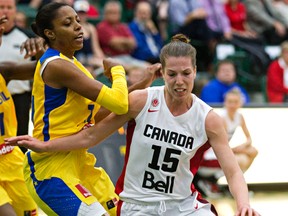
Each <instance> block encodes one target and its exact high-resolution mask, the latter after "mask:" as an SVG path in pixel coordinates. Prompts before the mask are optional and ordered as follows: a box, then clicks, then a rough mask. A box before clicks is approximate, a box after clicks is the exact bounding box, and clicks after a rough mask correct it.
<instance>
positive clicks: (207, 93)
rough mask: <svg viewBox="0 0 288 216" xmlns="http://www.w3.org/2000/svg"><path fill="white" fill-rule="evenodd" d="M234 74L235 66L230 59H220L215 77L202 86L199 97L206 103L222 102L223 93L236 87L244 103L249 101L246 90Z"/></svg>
mask: <svg viewBox="0 0 288 216" xmlns="http://www.w3.org/2000/svg"><path fill="white" fill-rule="evenodd" d="M236 76H237V73H236V68H235V65H234V63H233V62H232V61H230V60H222V61H220V62H219V63H218V65H217V69H216V73H215V78H214V79H212V80H210V81H209V82H208V83H207V84H206V85H205V86H204V87H203V89H202V91H201V94H200V98H201V99H202V100H203V101H204V102H206V103H208V104H213V103H223V102H224V97H225V94H226V93H227V92H228V91H229V90H231V89H233V88H238V89H239V90H240V91H241V93H242V96H243V102H244V104H245V103H248V102H250V98H249V95H248V93H247V92H246V90H245V89H244V88H243V87H242V86H240V85H239V84H238V83H237V82H236Z"/></svg>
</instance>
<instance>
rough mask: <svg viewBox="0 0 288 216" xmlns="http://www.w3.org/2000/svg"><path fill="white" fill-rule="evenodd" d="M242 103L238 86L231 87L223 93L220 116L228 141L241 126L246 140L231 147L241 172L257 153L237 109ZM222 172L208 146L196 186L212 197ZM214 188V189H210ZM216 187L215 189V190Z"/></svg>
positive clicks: (218, 190) (218, 189)
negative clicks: (223, 98) (222, 105)
mask: <svg viewBox="0 0 288 216" xmlns="http://www.w3.org/2000/svg"><path fill="white" fill-rule="evenodd" d="M242 105H243V97H242V93H241V91H239V88H233V89H231V90H230V91H228V92H227V93H226V94H225V101H224V108H223V110H221V113H220V116H221V117H222V119H223V122H224V125H225V128H226V131H227V135H228V140H229V142H230V141H231V138H232V137H233V135H234V133H235V131H236V129H237V128H238V127H241V129H242V131H243V133H244V135H245V137H246V140H245V142H243V143H241V144H239V145H236V146H235V147H231V148H232V151H233V153H234V155H235V157H236V159H237V162H238V164H239V166H240V168H241V170H242V171H243V172H245V171H247V170H248V168H249V167H250V166H251V164H252V162H253V161H254V159H255V157H256V156H257V154H258V151H257V150H256V148H255V147H253V146H252V139H251V136H250V132H249V130H248V128H247V125H246V122H245V119H244V116H243V115H242V114H241V112H240V111H239V109H240V108H241V107H242ZM222 176H224V173H223V171H222V169H221V167H220V164H219V163H218V160H217V158H216V155H215V153H214V151H213V149H212V148H209V149H208V150H207V151H206V152H205V153H204V155H203V161H202V163H201V164H200V167H199V170H198V176H197V178H196V179H195V182H194V183H195V185H196V188H197V189H199V190H200V192H202V193H204V194H205V195H206V196H208V197H209V196H210V197H211V198H213V195H214V196H215V195H220V194H219V192H220V193H221V192H223V191H221V188H219V187H218V185H217V181H218V179H219V178H220V177H222ZM212 188H214V190H212ZM215 189H216V190H215Z"/></svg>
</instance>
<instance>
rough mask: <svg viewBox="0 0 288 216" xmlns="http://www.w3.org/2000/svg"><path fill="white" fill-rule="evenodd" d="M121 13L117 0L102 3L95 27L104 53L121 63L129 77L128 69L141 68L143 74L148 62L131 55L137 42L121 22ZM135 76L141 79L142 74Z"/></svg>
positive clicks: (130, 74) (126, 26)
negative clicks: (99, 16) (102, 8)
mask: <svg viewBox="0 0 288 216" xmlns="http://www.w3.org/2000/svg"><path fill="white" fill-rule="evenodd" d="M121 13H122V7H121V3H120V2H119V1H113V0H110V1H107V2H106V3H105V5H104V17H103V20H102V21H101V22H100V23H98V25H97V26H96V28H97V32H98V37H99V42H100V46H101V48H102V50H103V52H104V54H105V55H107V56H109V57H112V58H113V59H115V60H116V61H118V62H119V63H121V64H122V65H123V66H124V67H125V69H126V71H127V74H128V79H129V76H132V74H134V73H129V71H131V70H141V71H142V73H141V74H142V75H143V74H144V71H145V69H146V67H147V66H148V65H149V63H148V62H146V61H142V60H139V59H136V58H134V57H132V56H131V54H132V52H133V51H134V49H135V48H136V45H137V44H136V40H135V38H134V35H133V34H132V32H131V30H130V29H129V27H128V25H127V24H126V23H123V22H121ZM97 73H99V72H97ZM135 74H136V73H135ZM137 78H139V79H141V78H142V76H141V77H137ZM133 79H134V78H133ZM135 79H136V78H135ZM128 82H129V80H128Z"/></svg>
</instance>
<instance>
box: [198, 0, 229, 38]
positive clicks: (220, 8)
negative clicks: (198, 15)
mask: <svg viewBox="0 0 288 216" xmlns="http://www.w3.org/2000/svg"><path fill="white" fill-rule="evenodd" d="M201 2H202V5H203V8H204V10H205V11H206V13H207V16H206V22H207V25H208V27H209V29H210V31H211V37H212V39H213V40H215V41H216V43H217V42H218V41H222V40H223V39H224V40H230V39H232V30H231V26H230V22H229V19H228V17H227V15H226V13H225V10H224V4H223V3H222V1H221V0H202V1H201Z"/></svg>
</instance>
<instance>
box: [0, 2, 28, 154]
mask: <svg viewBox="0 0 288 216" xmlns="http://www.w3.org/2000/svg"><path fill="white" fill-rule="evenodd" d="M16 10H17V8H16V0H0V17H2V16H6V17H7V19H8V21H7V22H6V23H4V28H5V29H4V35H3V36H2V46H1V47H0V62H3V61H13V62H24V61H30V60H29V59H26V60H25V59H24V53H23V54H21V53H20V46H21V44H22V43H23V42H24V41H26V40H27V39H28V38H29V36H31V35H28V33H27V32H24V30H22V29H19V28H18V27H17V26H16V25H15V21H14V20H15V16H16ZM8 89H9V91H10V93H11V95H12V98H13V101H14V104H15V110H16V117H17V122H18V128H17V135H24V134H28V132H29V130H28V129H29V112H30V104H31V83H30V82H29V81H28V80H26V81H23V80H12V81H10V82H9V84H8ZM22 150H23V151H25V149H22Z"/></svg>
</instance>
